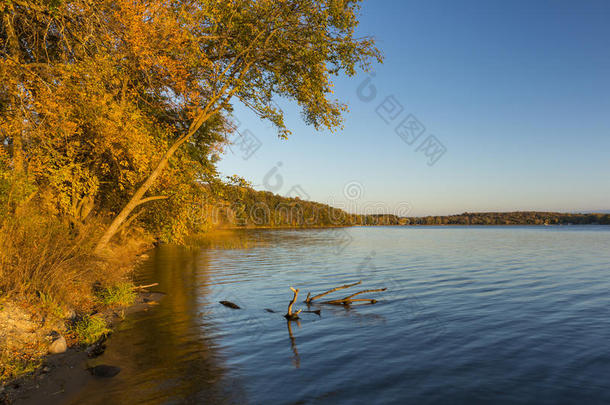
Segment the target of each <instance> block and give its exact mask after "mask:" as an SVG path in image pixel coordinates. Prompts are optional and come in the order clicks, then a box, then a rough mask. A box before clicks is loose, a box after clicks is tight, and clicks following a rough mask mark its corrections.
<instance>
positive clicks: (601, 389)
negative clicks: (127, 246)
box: [73, 226, 610, 404]
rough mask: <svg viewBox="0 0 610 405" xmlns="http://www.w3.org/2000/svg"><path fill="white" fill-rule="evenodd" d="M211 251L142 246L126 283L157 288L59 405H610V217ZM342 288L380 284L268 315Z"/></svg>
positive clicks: (304, 233)
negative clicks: (339, 300)
mask: <svg viewBox="0 0 610 405" xmlns="http://www.w3.org/2000/svg"><path fill="white" fill-rule="evenodd" d="M220 245H224V247H223V246H215V247H214V246H213V247H208V248H202V249H190V250H189V249H181V248H176V247H162V248H159V249H157V250H156V251H154V252H153V253H152V254H151V258H150V260H149V262H148V263H146V264H145V265H144V267H143V269H142V271H141V275H140V279H141V281H142V282H159V283H160V286H159V287H158V290H159V291H163V292H166V293H167V294H168V295H167V297H166V298H165V299H164V300H163V301H162V302H161V303H160V305H158V306H156V307H154V308H153V309H151V310H150V311H148V312H143V313H139V314H136V315H134V316H132V317H130V318H129V319H128V320H127V321H126V322H124V323H123V324H122V325H121V327H120V330H119V331H118V332H117V333H115V334H114V335H113V336H112V337H111V339H110V343H109V348H108V350H107V352H106V353H105V354H104V355H103V356H102V357H100V358H98V359H96V361H97V362H98V363H107V364H108V363H109V364H117V365H120V366H121V367H122V368H123V371H122V372H121V374H119V375H118V376H117V377H115V378H114V379H111V380H97V381H92V382H90V383H89V384H88V385H87V386H86V387H84V388H83V390H82V392H80V393H79V394H78V395H77V398H75V399H74V401H73V403H75V404H76V403H78V404H88V403H107V404H109V403H112V404H137V403H142V404H144V403H146V404H157V403H159V404H161V403H169V404H173V403H176V404H177V403H210V404H215V403H219V404H225V403H227V404H232V403H237V404H309V403H321V404H336V403H349V404H386V403H388V404H389V403H408V402H410V403H439V402H444V403H447V402H450V403H473V402H487V403H509V402H511V403H514V402H520V403H533V402H535V403H610V227H602V226H599V227H596V226H588V227H578V226H572V227H410V228H401V227H379V228H350V229H334V230H333V229H331V230H267V231H253V232H247V233H244V234H243V235H241V236H239V237H238V238H236V240H229V241H225V242H223V243H220ZM358 280H363V284H362V286H358V287H354V288H353V292H356V291H358V290H357V289H358V288H360V287H362V288H380V287H387V288H388V291H386V292H384V293H373V294H369V295H368V296H370V297H375V298H377V299H379V302H378V303H377V304H375V305H361V306H353V307H351V308H343V307H332V306H327V305H325V306H321V307H318V306H316V307H315V308H322V315H321V316H320V317H318V316H317V315H315V314H303V315H302V316H301V318H302V319H301V320H300V321H299V322H298V323H297V322H292V323H287V322H286V320H285V319H284V318H283V316H282V315H283V314H284V313H285V312H286V307H287V304H288V302H289V300H290V299H291V298H292V292H291V291H290V289H289V287H290V286H294V287H297V288H300V290H301V296H300V297H299V302H301V301H302V300H303V299H304V298H305V296H306V294H307V292H308V291H311V292H314V293H319V292H323V291H325V290H327V289H330V288H332V287H335V286H338V285H342V284H344V283H349V282H355V281H358ZM350 292H352V289H349V290H345V291H339V292H336V293H335V294H334V295H333V296H332V297H334V296H337V297H342V296H346V295H348V294H349V293H350ZM220 300H230V301H233V302H235V303H237V304H238V305H240V306H241V307H242V308H243V309H242V310H232V309H229V308H226V307H224V306H222V305H220V304H218V301H220ZM297 307H301V308H302V307H304V304H301V303H299V304H298V305H297ZM265 308H270V309H274V310H276V311H278V313H269V312H266V311H265Z"/></svg>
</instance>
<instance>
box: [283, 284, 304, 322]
mask: <svg viewBox="0 0 610 405" xmlns="http://www.w3.org/2000/svg"><path fill="white" fill-rule="evenodd" d="M290 289H291V290H292V292H293V293H294V296H293V297H292V301H290V304H288V312H287V313H286V315H284V317H286V319H288V320H292V319H299V314H300V313H301V311H302V309H299V310H298V311H297V312H292V306H293V305H294V303H295V302H297V296H298V295H299V289H298V288H297V289H294V288H292V287H290Z"/></svg>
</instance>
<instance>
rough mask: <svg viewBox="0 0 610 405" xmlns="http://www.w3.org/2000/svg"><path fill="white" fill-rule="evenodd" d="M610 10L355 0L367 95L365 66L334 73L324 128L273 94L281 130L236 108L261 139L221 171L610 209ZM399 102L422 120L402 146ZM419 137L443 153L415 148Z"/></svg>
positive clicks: (459, 204) (304, 188) (423, 194)
mask: <svg viewBox="0 0 610 405" xmlns="http://www.w3.org/2000/svg"><path fill="white" fill-rule="evenodd" d="M608 21H610V2H608V1H578V2H577V1H496V0H491V1H489V0H488V1H459V2H454V1H449V0H446V1H434V0H432V1H431V0H425V1H424V0H422V1H384V0H374V1H373V0H369V1H365V2H364V3H363V6H362V10H361V24H360V27H359V34H360V35H372V36H374V37H375V38H376V40H377V45H378V47H379V48H380V49H381V50H382V52H383V54H384V57H385V62H384V64H383V65H377V66H375V68H374V70H375V76H374V77H372V78H370V79H371V81H370V82H369V84H370V85H372V86H374V88H375V89H376V96H375V97H374V98H373V99H372V100H370V101H366V100H363V99H362V98H361V97H358V94H359V93H358V88H359V86H360V85H361V83H362V82H363V81H364V80H366V79H367V78H369V76H368V75H366V74H364V73H362V74H359V75H358V76H356V77H352V78H344V77H341V78H338V79H337V80H336V82H335V84H336V91H335V95H336V96H337V97H338V98H339V99H340V100H342V101H344V102H346V103H347V104H348V106H349V108H350V112H349V113H348V114H346V116H345V127H344V129H343V130H341V131H337V132H335V133H333V134H330V133H325V132H316V131H315V129H314V128H312V127H309V126H307V125H305V124H304V123H303V122H302V121H301V119H300V115H299V111H298V109H297V108H296V106H295V105H294V104H293V103H290V102H288V101H285V100H279V101H278V104H279V105H280V106H281V107H282V109H283V110H284V111H285V112H286V114H287V122H288V125H289V127H290V129H291V130H292V131H293V135H292V137H291V138H289V139H288V140H280V139H277V136H276V132H275V130H274V129H273V128H272V126H271V125H269V124H267V123H265V122H261V121H260V120H259V119H257V118H256V117H255V116H254V115H253V114H251V113H250V112H248V111H247V110H245V109H244V108H241V107H240V106H236V111H235V115H236V117H237V118H238V119H239V121H240V127H239V128H240V130H241V131H242V132H243V131H245V130H248V131H249V132H248V134H253V135H254V136H255V137H256V138H257V139H258V140H260V142H261V146H260V148H258V149H257V150H256V152H255V153H254V154H253V155H252V156H250V157H248V158H247V159H244V153H243V152H240V150H239V148H236V147H233V152H231V151H227V153H226V154H225V155H224V157H223V159H222V161H221V162H220V164H219V169H220V171H221V173H223V174H224V175H231V174H238V175H240V176H242V177H244V178H246V179H247V180H249V181H250V182H252V183H253V184H254V185H255V186H256V187H255V188H257V189H261V190H264V189H269V190H270V191H274V192H277V193H278V194H283V195H287V194H293V195H294V194H295V193H297V194H301V195H304V196H306V197H309V198H310V199H311V200H315V201H320V202H325V203H330V204H331V205H334V206H337V207H340V208H345V209H347V210H349V211H357V212H397V213H400V214H404V213H405V210H406V207H408V213H409V215H442V214H452V213H461V212H464V211H470V212H473V211H512V210H551V211H596V210H607V209H610V157H609V151H610V136H609V135H610V24H609V23H608ZM362 89H369V90H370V88H369V87H368V86H363V87H362ZM365 93H366V94H369V93H368V92H364V91H361V92H360V94H365ZM390 96H393V97H394V98H393V99H390V100H393V104H389V103H390V102H391V101H388V100H387V98H388V97H390ZM380 105H381V107H379V106H380ZM390 105H391V106H393V107H394V109H393V110H392V109H391V108H390ZM384 107H386V110H384V109H383V108H384ZM401 107H402V110H401ZM384 111H386V113H385V115H384ZM379 112H381V114H379ZM397 112H400V114H395V113H397ZM409 114H411V115H412V116H414V117H416V119H417V120H418V121H419V122H420V123H421V124H422V125H423V126H424V127H425V131H424V132H423V134H422V135H420V136H419V137H418V138H417V140H415V141H414V142H413V144H412V145H409V144H407V143H406V142H404V141H403V139H401V138H400V137H399V136H398V135H397V134H396V132H395V127H396V126H397V125H398V124H399V123H400V122H401V121H402V120H403V119H406V117H407V116H408V115H409ZM380 115H382V116H384V117H385V118H386V120H388V121H389V124H388V123H386V122H385V121H384V119H383V118H382V116H380ZM394 117H396V118H395V119H394V120H392V118H394ZM420 132H421V131H420ZM430 135H433V136H434V137H435V138H436V140H438V142H440V143H441V144H442V148H444V149H445V150H446V152H445V153H444V154H442V155H439V154H438V153H437V154H432V152H433V151H434V149H428V151H429V153H431V154H432V156H431V157H428V156H426V154H425V153H424V152H425V149H426V148H425V146H426V145H429V142H431V141H430V139H432V138H429V136H430ZM418 148H419V150H418ZM437 150H439V151H440V150H442V149H437ZM439 156H440V158H439ZM433 158H438V160H437V161H436V162H435V163H434V164H432V165H430V164H429V163H430V162H431V160H433ZM278 162H281V166H278V165H277V163H278ZM278 176H279V177H278ZM295 187H296V188H295Z"/></svg>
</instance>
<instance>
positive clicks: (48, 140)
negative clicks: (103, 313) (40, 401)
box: [0, 0, 380, 252]
mask: <svg viewBox="0 0 610 405" xmlns="http://www.w3.org/2000/svg"><path fill="white" fill-rule="evenodd" d="M0 11H1V13H2V26H1V29H0V41H2V42H1V50H0V59H1V61H2V66H1V67H0V78H1V79H2V84H1V85H0V109H1V112H0V119H1V120H2V121H0V126H1V128H2V134H1V136H2V137H3V141H4V144H5V145H7V146H8V150H9V153H10V159H11V165H12V167H13V169H14V171H18V170H21V169H23V170H24V171H25V172H26V173H27V175H28V176H30V177H32V176H33V177H34V178H35V181H36V182H37V184H38V185H39V186H41V189H42V188H44V189H45V190H51V192H52V195H54V196H55V197H54V200H53V201H52V204H54V206H55V207H58V210H60V211H61V212H64V213H68V214H69V215H71V216H73V217H74V218H76V219H82V218H83V217H86V216H87V214H88V213H89V212H90V211H91V208H92V207H93V205H95V206H96V207H97V212H98V213H99V214H100V215H101V214H102V213H103V212H108V213H112V215H113V218H112V220H111V222H110V225H109V226H108V227H107V229H106V230H105V232H104V234H103V235H102V237H101V239H100V241H99V243H98V245H97V249H96V250H97V251H98V252H101V251H103V250H104V248H105V247H106V246H107V244H108V243H109V241H110V240H111V238H112V237H113V235H115V234H116V233H117V232H118V231H119V230H120V229H121V227H122V226H125V224H127V223H129V222H130V221H131V220H132V218H133V217H134V216H135V215H139V212H138V213H136V209H137V208H138V207H142V206H144V205H145V204H147V203H152V202H155V203H156V204H163V203H164V201H167V199H168V197H171V198H172V199H173V200H178V199H179V198H176V195H180V194H181V192H182V191H181V186H183V185H184V184H185V182H190V183H191V184H195V183H196V182H197V178H199V177H202V176H203V177H205V175H206V173H212V174H213V172H214V165H213V155H214V154H216V153H218V152H219V150H220V148H221V147H222V143H223V142H224V141H225V138H224V134H226V133H227V131H230V130H231V127H230V123H229V120H228V117H229V114H230V113H231V111H232V103H234V102H240V103H242V104H243V105H245V106H247V107H248V108H250V109H252V110H253V111H254V112H255V113H256V114H257V115H258V116H259V117H260V118H261V119H264V120H268V121H270V122H271V123H273V124H274V125H275V127H276V128H277V130H278V134H279V136H280V137H282V138H286V137H287V136H288V135H289V134H290V130H289V129H288V128H287V127H286V125H285V122H284V116H283V113H282V111H281V110H279V109H278V108H277V107H276V106H275V105H276V104H275V103H273V102H272V101H273V100H274V99H277V98H283V99H286V100H292V101H295V102H296V103H297V104H298V105H299V107H300V108H301V111H302V116H303V118H304V120H305V121H306V122H307V123H308V124H311V125H313V126H314V127H315V128H316V129H329V130H333V129H336V128H338V127H340V125H341V116H342V113H343V111H345V109H346V107H345V105H344V104H342V103H340V102H339V101H337V100H335V99H334V98H333V97H332V93H333V91H332V87H333V83H332V78H333V76H336V75H339V74H346V75H353V74H355V72H356V69H358V68H362V69H367V68H368V64H369V62H370V61H373V60H380V55H379V52H378V51H377V49H376V48H375V47H374V42H373V40H372V39H371V38H368V37H357V36H356V34H355V29H356V27H357V24H358V15H357V13H358V11H359V1H352V0H319V1H313V0H285V1H281V0H280V1H275V0H274V1H272V0H251V1H246V0H232V1H226V0H208V1H202V0H184V1H173V2H171V1H170V2H167V1H160V0H151V1H133V0H113V1H110V0H99V1H85V0H53V1H45V0H15V1H11V2H4V3H2V5H0Z"/></svg>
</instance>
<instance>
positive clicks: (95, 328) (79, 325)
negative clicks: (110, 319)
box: [74, 314, 110, 345]
mask: <svg viewBox="0 0 610 405" xmlns="http://www.w3.org/2000/svg"><path fill="white" fill-rule="evenodd" d="M108 332H110V329H108V325H107V323H106V319H104V317H103V316H102V315H99V314H97V315H91V316H85V317H83V318H82V319H80V320H78V321H77V322H76V324H75V325H74V333H75V334H76V337H77V338H78V340H79V341H80V342H83V343H86V344H88V345H90V344H93V343H95V342H97V341H98V340H99V339H100V338H101V337H103V336H105V335H107V334H108Z"/></svg>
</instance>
